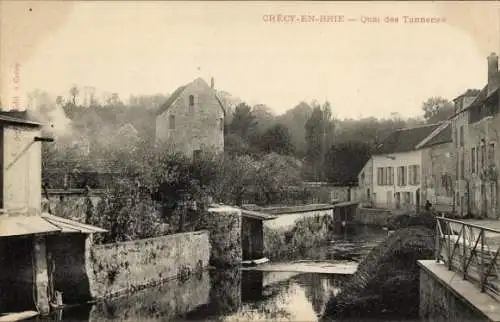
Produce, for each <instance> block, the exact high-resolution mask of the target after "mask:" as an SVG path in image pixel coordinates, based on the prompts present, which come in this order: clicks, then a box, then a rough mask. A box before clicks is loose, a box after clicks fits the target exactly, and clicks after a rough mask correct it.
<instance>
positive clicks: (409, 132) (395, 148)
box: [373, 123, 442, 155]
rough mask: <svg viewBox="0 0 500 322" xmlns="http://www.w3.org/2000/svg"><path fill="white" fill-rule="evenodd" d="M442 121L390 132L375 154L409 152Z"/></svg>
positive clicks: (440, 124)
mask: <svg viewBox="0 0 500 322" xmlns="http://www.w3.org/2000/svg"><path fill="white" fill-rule="evenodd" d="M440 126H442V123H437V124H427V125H423V126H419V127H414V128H406V129H399V130H396V131H394V132H392V133H390V134H389V135H388V136H387V137H386V138H385V139H384V140H383V141H382V143H381V144H379V146H378V147H377V148H376V151H375V153H373V154H374V155H378V154H388V153H399V152H409V151H413V150H416V149H417V146H418V145H419V143H421V142H422V141H423V140H424V139H426V138H427V137H428V136H429V135H431V134H432V133H433V132H434V131H435V130H436V129H438V128H439V127H440Z"/></svg>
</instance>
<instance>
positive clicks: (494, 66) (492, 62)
mask: <svg viewBox="0 0 500 322" xmlns="http://www.w3.org/2000/svg"><path fill="white" fill-rule="evenodd" d="M497 72H498V56H497V54H496V53H491V54H490V55H489V56H488V84H489V83H491V82H492V80H493V77H494V75H495V74H496V73H497Z"/></svg>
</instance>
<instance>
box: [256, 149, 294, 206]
mask: <svg viewBox="0 0 500 322" xmlns="http://www.w3.org/2000/svg"><path fill="white" fill-rule="evenodd" d="M300 172H301V167H300V163H299V162H297V160H295V159H294V158H292V157H286V156H282V155H279V154H277V153H270V154H267V155H265V156H264V157H263V158H262V159H261V160H260V162H258V163H257V167H256V173H255V185H256V187H255V188H256V190H257V191H261V192H262V193H263V194H264V196H265V198H266V204H268V205H269V204H274V203H278V202H279V201H280V200H283V199H284V194H285V193H286V191H287V188H288V187H290V186H294V185H297V184H298V183H299V182H300Z"/></svg>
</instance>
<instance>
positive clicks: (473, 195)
mask: <svg viewBox="0 0 500 322" xmlns="http://www.w3.org/2000/svg"><path fill="white" fill-rule="evenodd" d="M499 88H500V71H499V69H498V56H497V55H496V54H495V53H492V54H491V55H489V56H488V57H487V83H486V85H484V86H483V88H482V89H481V90H480V91H477V90H476V91H470V90H469V91H467V92H465V93H464V94H462V95H460V96H458V97H457V98H455V99H454V103H455V110H456V113H455V115H453V116H452V117H451V124H452V131H453V143H454V147H455V150H456V158H455V160H456V169H457V173H456V181H455V182H454V188H455V199H456V200H457V201H458V202H457V212H458V213H459V214H462V215H472V216H479V217H489V218H499V217H500V204H499V198H500V196H499V191H498V190H499V189H498V168H499V166H500V157H499V155H498V142H499V140H500V134H499V132H500V117H499V110H500V107H499V101H500V90H499Z"/></svg>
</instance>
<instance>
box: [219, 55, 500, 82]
mask: <svg viewBox="0 0 500 322" xmlns="http://www.w3.org/2000/svg"><path fill="white" fill-rule="evenodd" d="M497 65H498V58H497ZM214 86H215V82H214V78H213V77H212V78H211V79H210V87H211V88H212V89H213V88H214Z"/></svg>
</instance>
